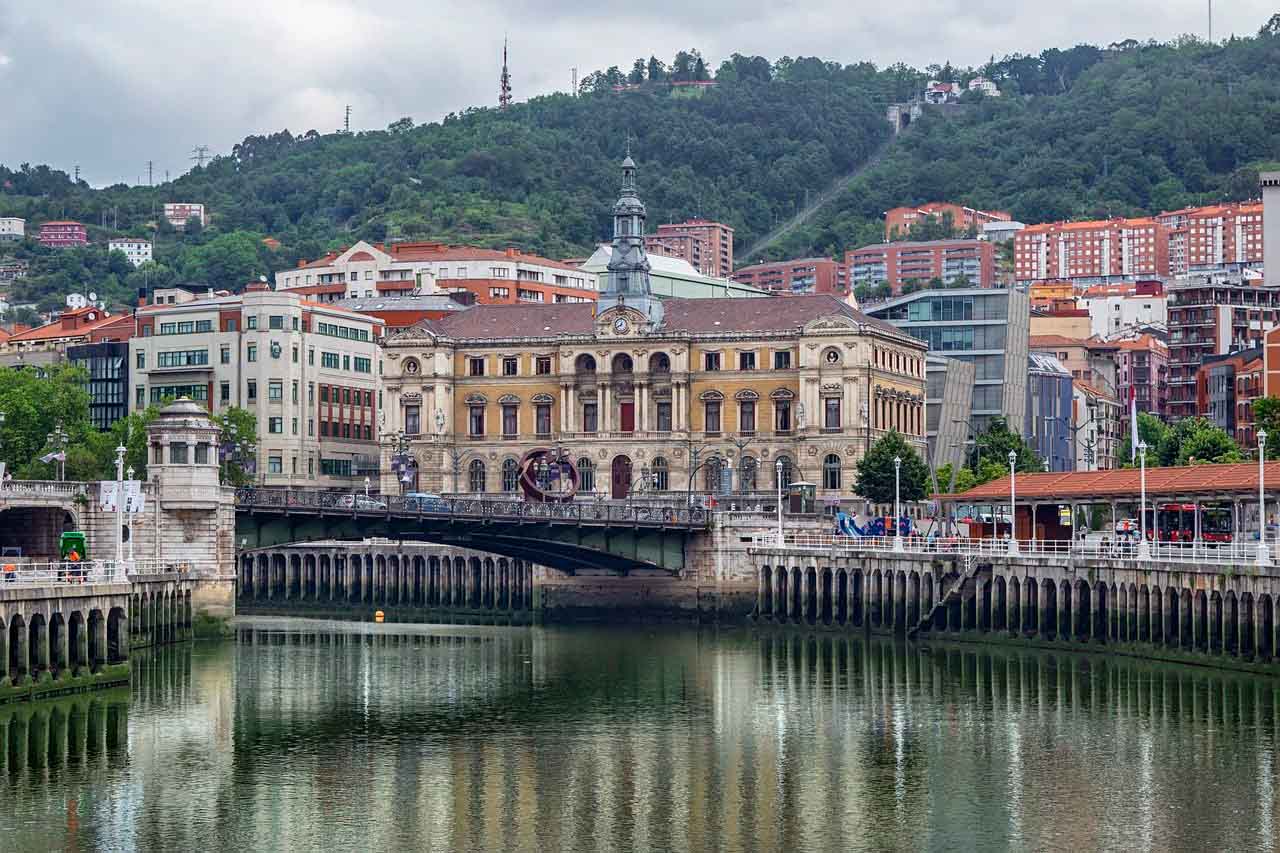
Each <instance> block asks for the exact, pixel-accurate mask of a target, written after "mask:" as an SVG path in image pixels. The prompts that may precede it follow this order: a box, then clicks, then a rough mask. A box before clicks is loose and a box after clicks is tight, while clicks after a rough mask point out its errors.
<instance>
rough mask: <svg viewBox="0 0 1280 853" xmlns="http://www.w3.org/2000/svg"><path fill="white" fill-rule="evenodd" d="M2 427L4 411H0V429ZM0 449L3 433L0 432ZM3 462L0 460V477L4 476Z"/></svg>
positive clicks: (1, 448) (2, 445)
mask: <svg viewBox="0 0 1280 853" xmlns="http://www.w3.org/2000/svg"><path fill="white" fill-rule="evenodd" d="M3 429H4V412H0V430H3ZM0 450H4V434H3V432H0ZM4 473H5V472H4V463H3V462H0V478H3V477H4Z"/></svg>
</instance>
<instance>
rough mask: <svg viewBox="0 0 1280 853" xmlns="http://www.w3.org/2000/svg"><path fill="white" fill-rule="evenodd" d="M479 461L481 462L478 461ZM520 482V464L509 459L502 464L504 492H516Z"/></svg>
mask: <svg viewBox="0 0 1280 853" xmlns="http://www.w3.org/2000/svg"><path fill="white" fill-rule="evenodd" d="M477 461H479V460H477ZM519 480H520V463H518V462H516V460H514V459H507V460H505V461H504V462H503V463H502V491H504V492H514V491H515V490H516V484H517V483H518V481H519Z"/></svg>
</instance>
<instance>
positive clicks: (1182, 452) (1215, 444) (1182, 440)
mask: <svg viewBox="0 0 1280 853" xmlns="http://www.w3.org/2000/svg"><path fill="white" fill-rule="evenodd" d="M1157 456H1158V459H1159V461H1160V464H1161V465H1207V464H1210V463H1217V462H1241V461H1243V460H1244V454H1243V453H1241V452H1240V447H1239V446H1238V445H1237V444H1236V443H1235V440H1234V439H1232V438H1231V436H1230V435H1228V434H1227V431H1226V430H1224V429H1223V428H1222V427H1220V426H1218V425H1216V424H1214V423H1213V422H1212V421H1210V420H1209V419H1208V418H1199V417H1196V418H1183V419H1182V420H1180V421H1178V422H1177V423H1176V424H1174V425H1173V429H1172V430H1170V431H1169V434H1168V435H1166V436H1165V438H1164V439H1163V440H1162V441H1161V442H1160V446H1159V448H1158V449H1157Z"/></svg>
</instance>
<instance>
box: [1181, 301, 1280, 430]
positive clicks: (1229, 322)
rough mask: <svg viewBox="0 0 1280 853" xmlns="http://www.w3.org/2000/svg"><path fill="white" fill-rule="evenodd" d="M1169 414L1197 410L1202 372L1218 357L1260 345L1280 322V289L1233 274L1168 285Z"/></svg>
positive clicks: (1187, 413) (1186, 413)
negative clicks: (1207, 362)
mask: <svg viewBox="0 0 1280 853" xmlns="http://www.w3.org/2000/svg"><path fill="white" fill-rule="evenodd" d="M1168 303H1169V309H1168V310H1169V400H1168V415H1169V417H1170V418H1172V419H1174V420H1177V419H1179V418H1185V417H1190V416H1192V415H1194V414H1195V413H1196V408H1197V407H1196V371H1197V370H1198V369H1199V368H1200V365H1201V363H1202V362H1203V361H1204V360H1205V359H1206V358H1208V357H1209V356H1213V355H1226V354H1227V353H1231V352H1236V351H1238V350H1244V349H1251V348H1253V347H1255V346H1260V345H1261V344H1262V342H1263V337H1264V336H1265V335H1266V333H1267V332H1268V331H1269V330H1271V329H1272V328H1274V327H1275V326H1276V325H1277V324H1278V323H1280V287H1265V286H1262V285H1261V283H1259V282H1256V281H1245V280H1242V279H1240V278H1236V277H1230V276H1191V277H1189V278H1187V279H1182V280H1179V281H1175V282H1173V283H1172V284H1170V285H1169V288H1168Z"/></svg>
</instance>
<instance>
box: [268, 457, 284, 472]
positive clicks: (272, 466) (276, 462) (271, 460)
mask: <svg viewBox="0 0 1280 853" xmlns="http://www.w3.org/2000/svg"><path fill="white" fill-rule="evenodd" d="M267 473H268V474H282V473H284V457H283V456H268V457H267Z"/></svg>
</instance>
